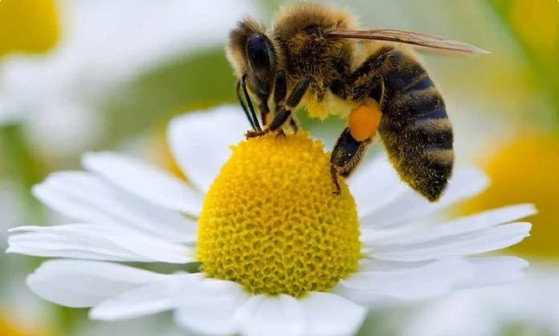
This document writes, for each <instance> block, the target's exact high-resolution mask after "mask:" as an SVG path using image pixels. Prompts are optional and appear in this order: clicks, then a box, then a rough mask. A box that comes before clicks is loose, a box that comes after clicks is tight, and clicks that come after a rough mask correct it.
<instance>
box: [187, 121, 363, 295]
mask: <svg viewBox="0 0 559 336" xmlns="http://www.w3.org/2000/svg"><path fill="white" fill-rule="evenodd" d="M232 150H233V153H232V155H231V158H230V159H229V161H228V162H227V163H226V164H225V165H224V166H223V167H222V169H221V172H220V173H219V175H218V176H217V178H216V179H215V181H214V182H213V184H212V186H211V187H210V190H209V191H208V193H207V195H206V198H205V200H204V205H203V209H202V213H201V215H200V220H199V223H198V225H199V228H198V245H197V246H198V247H197V257H198V260H199V261H200V262H201V263H202V267H203V270H204V273H206V275H207V276H209V277H212V278H218V279H224V280H232V281H235V282H237V283H240V284H241V285H243V286H244V287H245V288H246V289H247V290H248V291H250V292H251V293H264V294H270V295H276V294H289V295H292V296H295V297H301V296H303V295H305V294H306V293H308V292H310V291H328V290H329V289H331V288H332V287H333V286H334V285H335V284H336V283H337V282H338V281H339V279H341V278H343V277H345V276H346V275H348V274H349V273H350V272H352V271H354V270H355V269H356V268H357V261H358V259H359V256H360V247H361V245H360V242H359V223H358V220H357V211H356V208H355V202H354V201H353V198H352V197H351V195H350V193H349V190H348V188H347V186H346V184H345V182H344V181H343V180H342V179H340V181H339V182H340V186H341V190H342V193H341V195H335V194H334V191H335V187H334V184H333V182H332V177H331V175H330V161H329V155H327V154H325V153H324V151H323V145H322V144H321V143H320V142H319V141H312V140H311V139H310V138H309V136H308V134H307V133H304V132H299V133H297V134H296V135H287V137H286V138H281V137H280V138H276V136H275V135H272V134H270V135H266V136H263V137H260V138H255V139H250V140H248V141H243V142H241V143H239V144H238V145H236V146H234V147H232Z"/></svg>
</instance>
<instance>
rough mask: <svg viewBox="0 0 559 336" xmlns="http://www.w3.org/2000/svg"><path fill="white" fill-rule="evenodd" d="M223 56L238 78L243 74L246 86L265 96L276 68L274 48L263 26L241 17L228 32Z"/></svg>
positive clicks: (269, 88)
mask: <svg viewBox="0 0 559 336" xmlns="http://www.w3.org/2000/svg"><path fill="white" fill-rule="evenodd" d="M227 57H228V59H229V61H230V62H231V64H232V65H233V68H234V69H235V73H236V75H237V77H238V78H242V76H243V75H247V84H248V86H249V87H250V89H251V90H252V91H253V92H254V93H257V94H259V95H262V96H264V97H267V96H269V94H270V90H271V84H272V83H273V80H274V76H275V72H276V69H277V58H276V51H275V48H274V45H273V44H272V41H271V40H270V39H269V38H268V36H266V34H265V33H264V27H263V26H261V25H259V24H257V23H255V22H254V21H253V20H252V19H245V20H243V21H241V22H240V23H239V25H238V26H237V28H235V29H234V30H232V31H231V33H230V34H229V44H228V45H227Z"/></svg>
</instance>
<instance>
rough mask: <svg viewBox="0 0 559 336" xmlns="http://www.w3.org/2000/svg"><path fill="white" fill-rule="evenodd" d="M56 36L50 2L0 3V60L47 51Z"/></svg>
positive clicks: (19, 0) (6, 0)
mask: <svg viewBox="0 0 559 336" xmlns="http://www.w3.org/2000/svg"><path fill="white" fill-rule="evenodd" d="M59 36H60V30H59V24H58V17H57V12H56V6H55V4H54V0H2V1H0V57H2V56H4V55H6V54H8V53H10V52H28V53H41V52H45V51H48V50H50V49H51V48H52V47H54V45H55V44H56V42H57V41H58V38H59Z"/></svg>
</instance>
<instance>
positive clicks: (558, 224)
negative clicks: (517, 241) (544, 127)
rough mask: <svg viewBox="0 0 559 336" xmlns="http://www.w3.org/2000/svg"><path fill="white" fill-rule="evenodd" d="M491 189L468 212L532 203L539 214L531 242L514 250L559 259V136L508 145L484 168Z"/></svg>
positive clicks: (534, 223) (473, 201)
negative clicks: (558, 240)
mask: <svg viewBox="0 0 559 336" xmlns="http://www.w3.org/2000/svg"><path fill="white" fill-rule="evenodd" d="M485 171H486V172H487V174H488V176H489V178H490V179H491V185H490V187H489V188H488V189H487V190H486V191H485V192H483V193H482V194H480V195H479V196H478V197H476V198H474V199H472V200H471V201H469V202H468V203H467V204H465V211H466V212H467V213H471V212H475V211H479V210H480V209H489V208H493V207H499V206H502V205H505V204H511V203H522V202H532V203H534V204H535V205H536V208H537V209H538V214H537V215H535V216H534V217H533V218H530V221H531V222H532V223H533V228H532V232H531V237H530V239H526V240H525V241H524V243H523V244H521V245H519V246H515V247H513V248H512V249H513V250H514V251H515V252H517V253H524V254H527V255H532V256H536V257H544V258H550V257H552V258H558V257H559V249H557V237H559V216H558V214H559V137H558V136H556V135H545V136H526V137H522V138H519V139H517V140H516V141H514V142H512V143H510V144H509V145H507V146H505V147H504V148H503V149H502V150H501V151H499V152H498V153H497V154H496V155H495V156H494V157H493V158H492V159H491V160H490V161H489V162H488V163H487V164H486V166H485Z"/></svg>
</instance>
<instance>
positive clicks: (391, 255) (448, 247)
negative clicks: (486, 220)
mask: <svg viewBox="0 0 559 336" xmlns="http://www.w3.org/2000/svg"><path fill="white" fill-rule="evenodd" d="M530 228H531V225H530V223H511V224H505V225H500V226H496V227H491V228H487V229H484V230H478V231H475V232H466V233H461V234H457V235H452V236H448V237H442V238H438V239H434V240H432V241H426V242H420V243H413V244H386V245H381V244H377V245H376V246H369V249H370V252H369V255H370V256H372V257H373V258H376V259H387V260H399V261H420V260H432V259H439V258H443V257H452V256H466V255H472V254H479V253H485V252H490V251H495V250H499V249H502V248H505V247H509V246H511V245H514V244H516V243H518V242H520V241H521V240H522V239H524V238H525V237H527V236H528V235H529V232H530Z"/></svg>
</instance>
